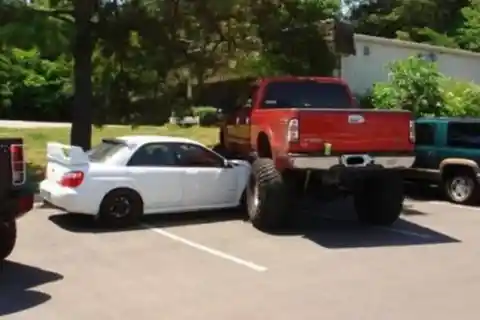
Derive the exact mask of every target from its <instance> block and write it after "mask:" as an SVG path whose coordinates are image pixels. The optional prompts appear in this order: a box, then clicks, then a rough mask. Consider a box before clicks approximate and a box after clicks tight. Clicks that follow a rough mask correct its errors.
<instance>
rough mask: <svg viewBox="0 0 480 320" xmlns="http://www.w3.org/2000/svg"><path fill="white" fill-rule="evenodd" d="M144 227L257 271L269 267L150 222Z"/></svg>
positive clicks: (265, 269) (262, 270) (263, 270)
mask: <svg viewBox="0 0 480 320" xmlns="http://www.w3.org/2000/svg"><path fill="white" fill-rule="evenodd" d="M142 225H143V226H144V227H146V228H148V229H149V230H151V231H153V232H155V233H158V234H160V235H162V236H164V237H167V238H169V239H171V240H174V241H178V242H181V243H183V244H186V245H187V246H190V247H192V248H195V249H197V250H200V251H203V252H207V253H210V254H211V255H214V256H216V257H219V258H222V259H225V260H229V261H231V262H234V263H236V264H239V265H242V266H244V267H247V268H250V269H252V270H254V271H257V272H265V271H267V270H268V269H267V268H266V267H264V266H260V265H258V264H255V263H253V262H251V261H247V260H243V259H240V258H238V257H235V256H232V255H230V254H228V253H225V252H222V251H219V250H216V249H213V248H209V247H207V246H204V245H202V244H200V243H196V242H193V241H190V240H188V239H185V238H182V237H179V236H177V235H176V234H173V233H170V232H168V231H165V230H163V229H160V228H155V227H153V226H150V225H148V224H142Z"/></svg>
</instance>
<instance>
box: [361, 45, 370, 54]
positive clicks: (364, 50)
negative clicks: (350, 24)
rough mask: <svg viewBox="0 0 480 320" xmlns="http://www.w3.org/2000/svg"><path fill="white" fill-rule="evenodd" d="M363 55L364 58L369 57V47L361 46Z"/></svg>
mask: <svg viewBox="0 0 480 320" xmlns="http://www.w3.org/2000/svg"><path fill="white" fill-rule="evenodd" d="M363 55H364V56H369V55H370V47H369V46H363Z"/></svg>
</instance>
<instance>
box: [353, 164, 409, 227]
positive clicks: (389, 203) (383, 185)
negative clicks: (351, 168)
mask: <svg viewBox="0 0 480 320" xmlns="http://www.w3.org/2000/svg"><path fill="white" fill-rule="evenodd" d="M353 198H354V204H355V210H356V211H357V216H358V220H359V221H360V222H362V223H365V224H371V225H382V226H389V225H391V224H393V223H394V222H395V221H396V220H397V219H398V217H399V216H400V214H401V213H402V209H403V199H404V190H403V180H402V177H401V176H400V174H398V173H397V172H390V171H387V172H381V173H377V174H375V175H372V176H367V177H365V178H363V179H362V180H360V181H359V183H358V184H357V185H356V188H355V191H354V197H353Z"/></svg>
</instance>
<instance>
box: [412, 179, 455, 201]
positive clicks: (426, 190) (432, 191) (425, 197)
mask: <svg viewBox="0 0 480 320" xmlns="http://www.w3.org/2000/svg"><path fill="white" fill-rule="evenodd" d="M405 195H406V196H407V197H408V198H410V199H413V200H417V201H431V200H440V201H444V200H445V197H444V196H443V194H442V190H441V189H440V188H439V187H438V186H436V185H427V184H424V183H415V182H406V183H405ZM445 201H446V200H445Z"/></svg>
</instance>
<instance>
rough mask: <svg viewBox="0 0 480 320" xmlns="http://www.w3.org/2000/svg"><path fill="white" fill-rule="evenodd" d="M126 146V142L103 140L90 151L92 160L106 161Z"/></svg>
mask: <svg viewBox="0 0 480 320" xmlns="http://www.w3.org/2000/svg"><path fill="white" fill-rule="evenodd" d="M123 147H125V143H123V142H121V141H117V140H103V141H102V142H101V143H100V144H98V145H96V146H95V147H93V148H92V149H91V150H90V151H89V152H88V158H89V159H90V161H91V162H105V161H106V160H107V159H108V158H110V157H111V156H113V155H114V154H115V153H117V152H118V151H119V150H120V149H122V148H123Z"/></svg>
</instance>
